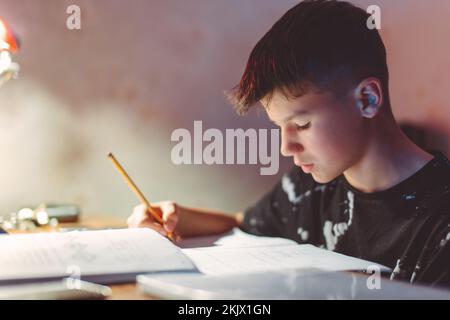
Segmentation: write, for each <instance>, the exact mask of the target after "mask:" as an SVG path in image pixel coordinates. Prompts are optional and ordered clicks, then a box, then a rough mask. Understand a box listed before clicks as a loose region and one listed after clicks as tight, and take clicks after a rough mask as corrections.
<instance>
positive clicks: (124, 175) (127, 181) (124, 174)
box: [108, 153, 175, 241]
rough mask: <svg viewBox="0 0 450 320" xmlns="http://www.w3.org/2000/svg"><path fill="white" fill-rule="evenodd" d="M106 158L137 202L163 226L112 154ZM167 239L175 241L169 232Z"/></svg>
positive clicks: (158, 216)
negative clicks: (109, 160)
mask: <svg viewBox="0 0 450 320" xmlns="http://www.w3.org/2000/svg"><path fill="white" fill-rule="evenodd" d="M108 158H109V159H111V161H112V163H113V164H114V166H115V167H116V169H117V170H118V171H119V173H120V174H121V175H122V177H123V179H124V180H125V182H126V183H127V184H128V186H129V187H130V188H131V190H132V191H133V192H134V194H135V195H136V196H137V198H138V199H139V201H140V202H141V203H142V204H143V205H145V206H146V207H147V208H148V211H149V212H150V214H151V215H152V216H153V218H155V219H156V221H158V222H159V223H160V224H161V225H163V224H164V221H163V220H162V217H160V215H159V214H158V213H157V212H156V211H155V209H153V208H152V206H151V204H150V202H149V201H148V200H147V199H146V198H145V196H144V195H143V194H142V192H141V190H139V188H138V187H137V186H136V184H135V183H134V182H133V180H131V178H130V176H129V175H128V173H126V171H125V169H124V168H122V166H121V165H120V163H119V162H118V161H117V160H116V158H115V157H114V155H113V154H112V153H109V154H108ZM167 237H168V238H169V239H170V240H172V241H175V240H174V236H173V234H172V233H171V232H169V233H168V234H167Z"/></svg>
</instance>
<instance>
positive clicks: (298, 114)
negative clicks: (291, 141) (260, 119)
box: [272, 110, 309, 124]
mask: <svg viewBox="0 0 450 320" xmlns="http://www.w3.org/2000/svg"><path fill="white" fill-rule="evenodd" d="M308 113H309V112H308V111H306V110H297V111H295V112H294V113H293V114H292V115H290V116H289V117H286V118H284V119H283V120H281V122H278V121H272V122H273V123H275V124H277V123H283V122H287V121H289V120H291V119H292V118H295V117H297V116H304V115H306V114H308Z"/></svg>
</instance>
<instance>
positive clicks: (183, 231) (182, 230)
mask: <svg viewBox="0 0 450 320" xmlns="http://www.w3.org/2000/svg"><path fill="white" fill-rule="evenodd" d="M177 215H178V223H177V228H176V230H177V233H178V234H179V235H180V236H181V237H195V236H205V235H213V234H220V233H225V232H228V231H230V230H231V229H232V228H234V227H239V226H240V224H241V222H242V213H236V214H227V213H224V212H218V211H213V210H207V209H197V208H188V207H183V206H178V207H177Z"/></svg>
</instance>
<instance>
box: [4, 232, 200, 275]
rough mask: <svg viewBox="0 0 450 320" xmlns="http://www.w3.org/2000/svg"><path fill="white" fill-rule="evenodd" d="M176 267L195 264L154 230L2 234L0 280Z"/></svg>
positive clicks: (190, 267) (172, 268) (103, 273)
mask: <svg viewBox="0 0 450 320" xmlns="http://www.w3.org/2000/svg"><path fill="white" fill-rule="evenodd" d="M174 270H195V266H194V265H193V264H192V262H191V261H190V260H189V259H188V258H187V257H186V256H185V255H184V254H183V253H182V252H181V250H180V249H179V248H178V247H177V246H175V245H173V244H172V243H171V242H170V241H169V240H167V239H166V238H164V237H162V236H161V235H160V234H159V233H157V232H155V231H153V230H151V229H144V228H142V229H117V230H101V231H81V232H77V231H75V232H68V233H42V234H26V235H11V236H4V237H0V281H5V280H11V279H38V278H47V277H49V278H54V277H64V276H66V277H67V276H75V277H77V276H78V275H80V276H81V277H83V276H91V275H112V274H116V275H117V274H133V273H145V272H155V271H174Z"/></svg>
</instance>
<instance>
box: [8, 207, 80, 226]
mask: <svg viewBox="0 0 450 320" xmlns="http://www.w3.org/2000/svg"><path fill="white" fill-rule="evenodd" d="M79 216H80V209H79V207H78V206H77V205H73V204H55V203H42V204H40V205H39V206H38V207H37V208H36V209H34V210H33V209H31V208H28V207H25V208H22V209H20V210H18V211H17V212H13V213H11V214H9V215H8V216H5V217H0V227H1V228H3V229H4V230H5V231H7V232H30V231H37V229H38V228H45V229H46V230H45V231H55V230H56V228H57V227H58V225H59V223H64V222H77V221H78V220H79Z"/></svg>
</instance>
